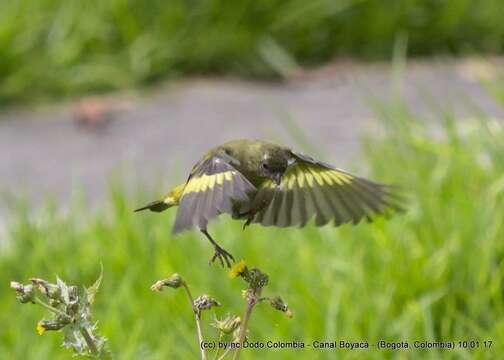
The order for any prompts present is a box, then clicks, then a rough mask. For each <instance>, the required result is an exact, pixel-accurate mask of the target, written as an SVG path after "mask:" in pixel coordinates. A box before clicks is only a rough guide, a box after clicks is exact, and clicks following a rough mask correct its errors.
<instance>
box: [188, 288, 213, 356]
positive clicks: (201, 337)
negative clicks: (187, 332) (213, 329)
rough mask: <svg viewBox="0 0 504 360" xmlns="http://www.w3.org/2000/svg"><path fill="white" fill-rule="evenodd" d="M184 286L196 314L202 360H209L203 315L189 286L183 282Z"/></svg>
mask: <svg viewBox="0 0 504 360" xmlns="http://www.w3.org/2000/svg"><path fill="white" fill-rule="evenodd" d="M182 286H183V287H184V289H185V291H186V294H187V298H188V299H189V302H190V303H191V308H192V309H193V312H194V319H195V320H196V333H197V334H198V346H199V348H200V352H201V360H207V353H206V350H205V349H204V348H203V346H202V345H203V332H202V331H201V313H200V311H199V310H198V309H196V307H195V306H194V298H193V297H192V294H191V290H189V287H188V286H187V284H186V283H185V281H184V282H182Z"/></svg>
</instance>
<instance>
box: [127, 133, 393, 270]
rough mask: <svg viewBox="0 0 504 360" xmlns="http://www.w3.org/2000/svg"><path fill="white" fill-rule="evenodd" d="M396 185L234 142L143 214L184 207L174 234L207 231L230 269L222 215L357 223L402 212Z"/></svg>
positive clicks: (273, 221)
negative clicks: (217, 232)
mask: <svg viewBox="0 0 504 360" xmlns="http://www.w3.org/2000/svg"><path fill="white" fill-rule="evenodd" d="M394 189H395V188H394V187H392V186H390V185H385V184H379V183H376V182H373V181H370V180H367V179H364V178H361V177H357V176H354V175H352V174H350V173H348V172H346V171H344V170H341V169H338V168H336V167H333V166H331V165H329V164H326V163H324V162H321V161H318V160H315V159H313V158H311V157H309V156H306V155H303V154H301V153H298V152H295V151H293V150H291V149H289V148H287V147H284V146H279V145H275V144H271V143H268V142H264V141H259V140H233V141H229V142H227V143H225V144H222V145H219V146H217V147H214V148H213V149H211V150H210V151H208V152H207V153H206V154H205V155H204V156H203V158H201V160H200V161H198V163H197V164H196V165H194V167H193V168H192V170H191V173H190V174H189V177H188V179H187V181H186V182H185V183H183V184H180V185H178V186H175V187H174V188H173V189H172V190H171V191H170V192H169V193H168V194H167V195H165V196H164V197H163V198H162V199H160V200H156V201H153V202H151V203H149V204H147V205H146V206H143V207H141V208H139V209H136V210H135V211H141V210H147V209H148V210H151V211H155V212H161V211H164V210H166V209H168V208H170V207H173V206H178V210H177V216H176V219H175V224H174V226H173V233H174V234H176V233H180V232H182V231H184V230H189V229H193V228H197V229H199V230H200V231H201V232H202V233H203V234H204V235H205V236H206V237H207V239H208V240H209V241H210V242H211V243H212V245H213V247H214V249H215V253H214V255H213V257H212V259H211V260H210V262H211V263H213V262H214V261H215V260H216V259H219V261H220V263H221V264H222V266H224V263H225V264H226V265H227V266H228V267H230V266H231V261H234V258H233V256H232V255H231V254H230V253H229V252H228V251H226V250H225V249H223V248H222V247H221V246H220V245H219V244H217V242H216V241H215V240H214V239H213V238H212V237H211V236H210V234H209V233H208V231H207V225H208V222H209V221H210V220H212V219H214V218H216V217H217V216H219V215H220V214H229V215H231V216H232V218H233V219H240V220H244V221H245V223H244V226H243V228H245V227H247V226H248V225H250V224H251V223H252V224H255V223H257V224H261V225H263V226H278V227H287V226H298V227H303V226H304V225H306V223H307V222H308V221H309V220H310V219H312V218H314V219H315V224H316V225H317V226H322V225H325V224H328V223H331V224H333V225H334V226H338V225H341V224H345V223H353V224H357V223H358V222H360V221H361V220H362V219H366V220H368V221H370V220H372V219H373V218H374V216H375V215H378V214H383V213H387V212H389V210H395V211H400V210H401V206H400V197H399V196H398V194H397V193H396V192H395V191H394Z"/></svg>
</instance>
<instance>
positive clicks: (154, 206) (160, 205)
mask: <svg viewBox="0 0 504 360" xmlns="http://www.w3.org/2000/svg"><path fill="white" fill-rule="evenodd" d="M171 206H172V205H171V204H167V203H165V202H164V200H156V201H153V202H151V203H148V204H147V205H145V206H142V207H141V208H138V209H135V212H137V211H142V210H150V211H155V212H161V211H164V210H166V209H168V208H169V207H171Z"/></svg>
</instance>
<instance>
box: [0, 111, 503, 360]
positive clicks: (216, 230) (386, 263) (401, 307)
mask: <svg viewBox="0 0 504 360" xmlns="http://www.w3.org/2000/svg"><path fill="white" fill-rule="evenodd" d="M381 114H382V117H383V118H384V119H385V121H384V122H383V123H384V125H386V126H385V128H386V131H385V135H384V138H383V139H382V140H374V141H368V142H367V146H366V148H367V155H366V159H367V164H368V165H369V168H370V169H371V174H372V177H373V178H374V179H378V180H381V181H385V182H393V183H398V184H401V185H402V186H403V187H404V189H405V191H406V192H407V193H408V194H409V195H408V196H409V204H408V212H407V213H406V214H404V215H401V216H396V217H394V218H392V219H390V220H387V221H386V220H384V219H379V220H378V221H377V222H375V223H372V224H360V225H359V226H356V227H352V226H343V227H341V228H337V229H334V228H331V227H324V228H321V229H318V228H315V227H312V226H309V227H307V228H306V229H303V230H298V229H287V230H279V229H269V228H261V227H257V226H252V227H250V228H248V229H247V230H246V231H245V232H242V231H241V224H240V223H238V222H232V221H230V220H229V219H222V220H221V221H220V222H218V223H216V224H214V225H212V227H211V231H212V232H213V234H214V235H215V237H216V238H217V239H218V240H219V241H220V242H221V243H222V245H223V246H224V247H225V248H227V249H228V250H230V251H231V252H232V253H233V254H235V255H236V256H237V257H238V258H245V259H246V261H247V262H248V264H250V265H256V266H259V267H260V268H261V269H262V270H264V271H265V272H267V273H269V274H270V285H269V286H268V287H267V288H266V291H267V293H269V294H280V295H281V296H282V297H283V298H284V299H285V300H287V301H288V303H289V305H290V307H291V308H292V309H293V310H294V312H295V314H294V317H293V318H292V319H287V318H286V317H285V316H284V315H283V314H281V313H280V312H277V311H274V310H273V309H271V308H270V307H269V306H267V305H264V306H259V307H258V308H257V310H256V312H255V313H254V314H253V317H252V321H251V329H250V334H249V336H250V339H251V340H268V339H280V340H294V339H297V340H304V341H306V342H311V341H312V340H316V339H328V340H333V339H337V340H340V339H346V340H349V341H351V340H354V341H357V340H368V341H369V342H370V343H371V344H373V343H375V342H376V341H377V340H379V339H388V340H393V341H399V340H410V341H415V340H453V341H458V340H471V339H476V340H479V341H480V344H481V342H482V341H484V340H492V341H493V346H492V348H491V349H489V350H488V349H487V350H483V349H479V350H473V351H470V350H464V349H458V350H456V351H435V350H432V351H420V350H409V351H399V352H387V351H364V350H360V351H340V355H344V356H345V357H347V358H350V359H359V358H363V357H365V358H376V359H378V358H390V357H395V358H431V359H439V358H447V359H451V358H453V359H455V358H456V359H460V358H473V357H474V358H480V359H485V358H496V356H497V355H498V354H502V353H503V352H504V320H503V319H504V300H503V280H504V262H503V260H504V242H503V235H504V222H503V221H502V214H504V176H503V174H504V160H503V159H504V147H503V144H504V131H503V130H502V128H498V127H497V126H496V125H495V124H493V123H490V122H488V121H486V120H484V119H482V120H481V121H479V122H473V123H458V122H456V121H455V120H454V119H451V118H450V117H449V116H446V117H445V118H444V120H443V121H442V123H443V130H442V132H441V133H439V132H437V134H438V135H437V136H436V138H435V139H433V137H432V136H431V135H430V134H429V133H428V131H427V130H426V128H425V127H424V126H423V125H422V122H421V121H417V120H415V119H414V117H413V116H412V115H411V114H409V113H408V112H407V111H406V110H405V109H404V108H402V107H400V106H392V107H384V108H382V110H381ZM146 198H147V197H146ZM143 200H145V199H143ZM141 202H142V201H141V200H140V199H135V200H133V199H128V198H126V197H125V196H124V195H123V194H122V193H121V191H113V192H112V193H111V198H110V209H109V210H106V211H105V210H103V211H101V212H100V213H99V214H97V215H88V214H86V212H85V211H84V210H82V207H81V208H80V209H79V208H78V207H77V208H76V209H73V211H71V213H70V214H69V215H66V216H63V215H57V211H55V210H54V209H53V210H51V209H49V210H47V211H46V212H44V214H45V215H44V216H43V217H37V218H32V217H29V216H28V215H27V212H26V211H25V210H23V209H19V210H18V214H17V215H16V219H17V220H16V223H15V224H14V226H13V227H12V228H11V231H10V232H9V241H8V246H7V247H6V248H3V249H2V251H1V253H0V284H2V286H1V290H0V323H1V324H2V326H1V327H0V358H2V359H42V358H48V359H49V358H50V359H67V358H68V356H69V355H68V352H67V351H65V350H63V349H61V348H60V346H59V343H60V341H61V336H60V334H58V333H46V334H44V335H43V336H38V335H37V334H36V332H35V324H36V322H37V321H38V320H39V319H40V317H41V315H42V310H41V309H39V308H38V307H36V306H33V307H30V306H27V305H20V304H18V303H17V302H16V301H15V299H14V293H13V291H11V290H9V289H8V283H9V281H10V280H12V279H15V280H19V281H26V280H27V278H28V277H30V276H40V277H44V278H51V277H54V276H55V275H56V274H58V275H60V276H62V277H63V278H64V279H65V280H67V281H68V282H69V283H78V284H91V283H92V282H93V281H94V279H95V278H96V277H97V275H98V273H99V270H100V262H102V263H103V266H104V272H105V277H104V282H103V287H102V290H101V292H100V293H99V295H98V298H97V302H96V305H95V313H94V316H95V318H96V319H97V320H99V322H100V328H101V331H102V332H103V333H104V335H105V336H107V337H108V338H109V339H110V346H111V348H112V350H113V352H114V353H115V354H116V355H117V358H120V359H167V358H180V359H187V358H191V357H196V356H197V354H198V350H197V348H196V347H195V331H194V325H193V320H192V316H191V312H190V310H189V309H188V307H187V304H186V299H185V297H184V294H183V293H182V292H181V291H172V290H167V291H164V292H162V293H160V294H155V293H152V292H151V291H150V290H149V286H150V285H151V284H152V283H153V282H154V281H155V280H157V279H159V278H162V277H165V276H167V275H168V274H170V273H172V272H175V271H176V272H179V273H180V274H182V275H183V276H184V277H185V278H186V279H187V281H188V282H189V283H190V286H191V287H192V290H193V292H194V293H195V294H200V293H203V292H207V293H209V294H210V295H212V296H214V297H216V298H217V299H218V300H220V301H221V302H222V304H223V308H221V309H217V310H216V312H217V313H218V314H224V313H225V312H227V311H232V312H237V313H242V311H243V308H244V301H243V299H241V297H240V295H239V293H240V290H241V289H242V288H243V286H244V284H243V283H242V282H241V281H240V280H239V279H234V280H230V279H229V278H228V277H227V275H226V273H225V272H224V271H223V270H222V269H221V268H219V267H217V266H211V267H210V266H208V263H207V261H208V259H209V257H210V255H211V249H210V246H209V244H208V243H207V241H206V240H204V239H203V238H202V236H200V235H199V234H196V233H187V234H183V235H181V236H179V237H172V236H171V235H170V228H171V225H172V222H173V211H171V212H168V213H167V214H163V215H155V214H149V213H146V214H134V213H133V212H132V211H131V210H132V209H133V208H134V207H135V206H136V205H138V204H139V203H141ZM205 317H206V319H208V318H210V314H205ZM204 331H205V333H207V334H208V333H210V331H211V329H210V328H208V327H205V328H204ZM259 354H260V358H267V359H278V358H285V359H289V358H293V356H299V357H300V358H310V359H313V358H320V359H330V358H334V357H333V356H334V353H333V352H331V351H327V352H323V351H313V350H304V351H303V352H299V353H298V352H292V351H291V350H283V351H277V352H274V351H266V350H262V351H259ZM259 354H258V353H253V352H252V351H245V353H244V355H245V357H246V358H249V359H252V358H259Z"/></svg>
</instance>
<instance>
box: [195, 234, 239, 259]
mask: <svg viewBox="0 0 504 360" xmlns="http://www.w3.org/2000/svg"><path fill="white" fill-rule="evenodd" d="M201 232H202V233H203V234H205V236H206V237H207V239H208V240H209V241H210V242H211V243H212V245H213V247H214V249H215V253H214V256H213V257H212V259H211V260H210V263H213V262H214V261H215V259H219V261H220V263H221V265H222V267H224V262H226V265H227V267H228V268H230V267H231V261H233V262H234V261H235V259H234V257H233V255H231V254H230V253H228V252H227V251H226V250H224V249H223V248H221V247H220V246H219V244H217V243H216V242H215V240H214V239H212V237H211V236H210V234H209V233H208V231H207V230H206V229H201Z"/></svg>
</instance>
